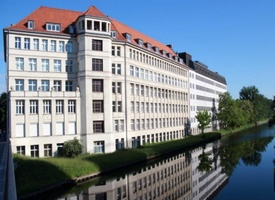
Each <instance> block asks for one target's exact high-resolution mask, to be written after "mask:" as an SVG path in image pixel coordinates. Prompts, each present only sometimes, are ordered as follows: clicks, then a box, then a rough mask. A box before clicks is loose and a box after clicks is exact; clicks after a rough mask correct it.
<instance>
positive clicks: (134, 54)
mask: <svg viewBox="0 0 275 200" xmlns="http://www.w3.org/2000/svg"><path fill="white" fill-rule="evenodd" d="M163 52H164V51H163ZM129 57H130V58H131V59H133V60H136V61H139V62H143V63H146V64H148V65H152V66H154V67H158V68H161V69H164V70H166V71H170V72H173V73H175V74H178V75H182V76H184V77H187V70H183V69H181V68H179V67H176V66H174V65H171V64H169V63H168V62H165V61H162V60H161V59H157V58H154V57H152V56H148V55H146V54H143V53H141V52H139V51H135V50H132V49H130V50H129ZM170 58H172V57H171V54H170ZM180 63H181V64H183V60H182V59H180Z"/></svg>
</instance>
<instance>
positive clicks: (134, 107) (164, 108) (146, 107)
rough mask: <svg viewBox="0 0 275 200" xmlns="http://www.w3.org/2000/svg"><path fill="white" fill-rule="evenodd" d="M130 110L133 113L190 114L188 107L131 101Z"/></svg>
mask: <svg viewBox="0 0 275 200" xmlns="http://www.w3.org/2000/svg"><path fill="white" fill-rule="evenodd" d="M130 110H131V112H132V113H135V112H136V113H145V112H146V113H188V106H187V105H177V104H164V103H163V104H161V103H150V104H149V103H148V102H146V103H145V102H138V101H136V102H134V101H131V102H130Z"/></svg>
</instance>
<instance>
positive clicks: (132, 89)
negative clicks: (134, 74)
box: [130, 83, 134, 95]
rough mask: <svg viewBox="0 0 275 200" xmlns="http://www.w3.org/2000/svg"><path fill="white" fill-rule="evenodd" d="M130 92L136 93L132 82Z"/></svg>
mask: <svg viewBox="0 0 275 200" xmlns="http://www.w3.org/2000/svg"><path fill="white" fill-rule="evenodd" d="M130 93H131V95H134V84H133V83H130Z"/></svg>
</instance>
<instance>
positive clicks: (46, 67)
mask: <svg viewBox="0 0 275 200" xmlns="http://www.w3.org/2000/svg"><path fill="white" fill-rule="evenodd" d="M49 68H50V67H49V60H48V59H42V71H43V72H48V71H49Z"/></svg>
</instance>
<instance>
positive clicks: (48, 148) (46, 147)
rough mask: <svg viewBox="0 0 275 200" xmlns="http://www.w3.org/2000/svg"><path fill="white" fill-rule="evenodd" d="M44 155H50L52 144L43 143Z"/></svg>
mask: <svg viewBox="0 0 275 200" xmlns="http://www.w3.org/2000/svg"><path fill="white" fill-rule="evenodd" d="M44 156H45V157H52V145H51V144H44Z"/></svg>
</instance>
